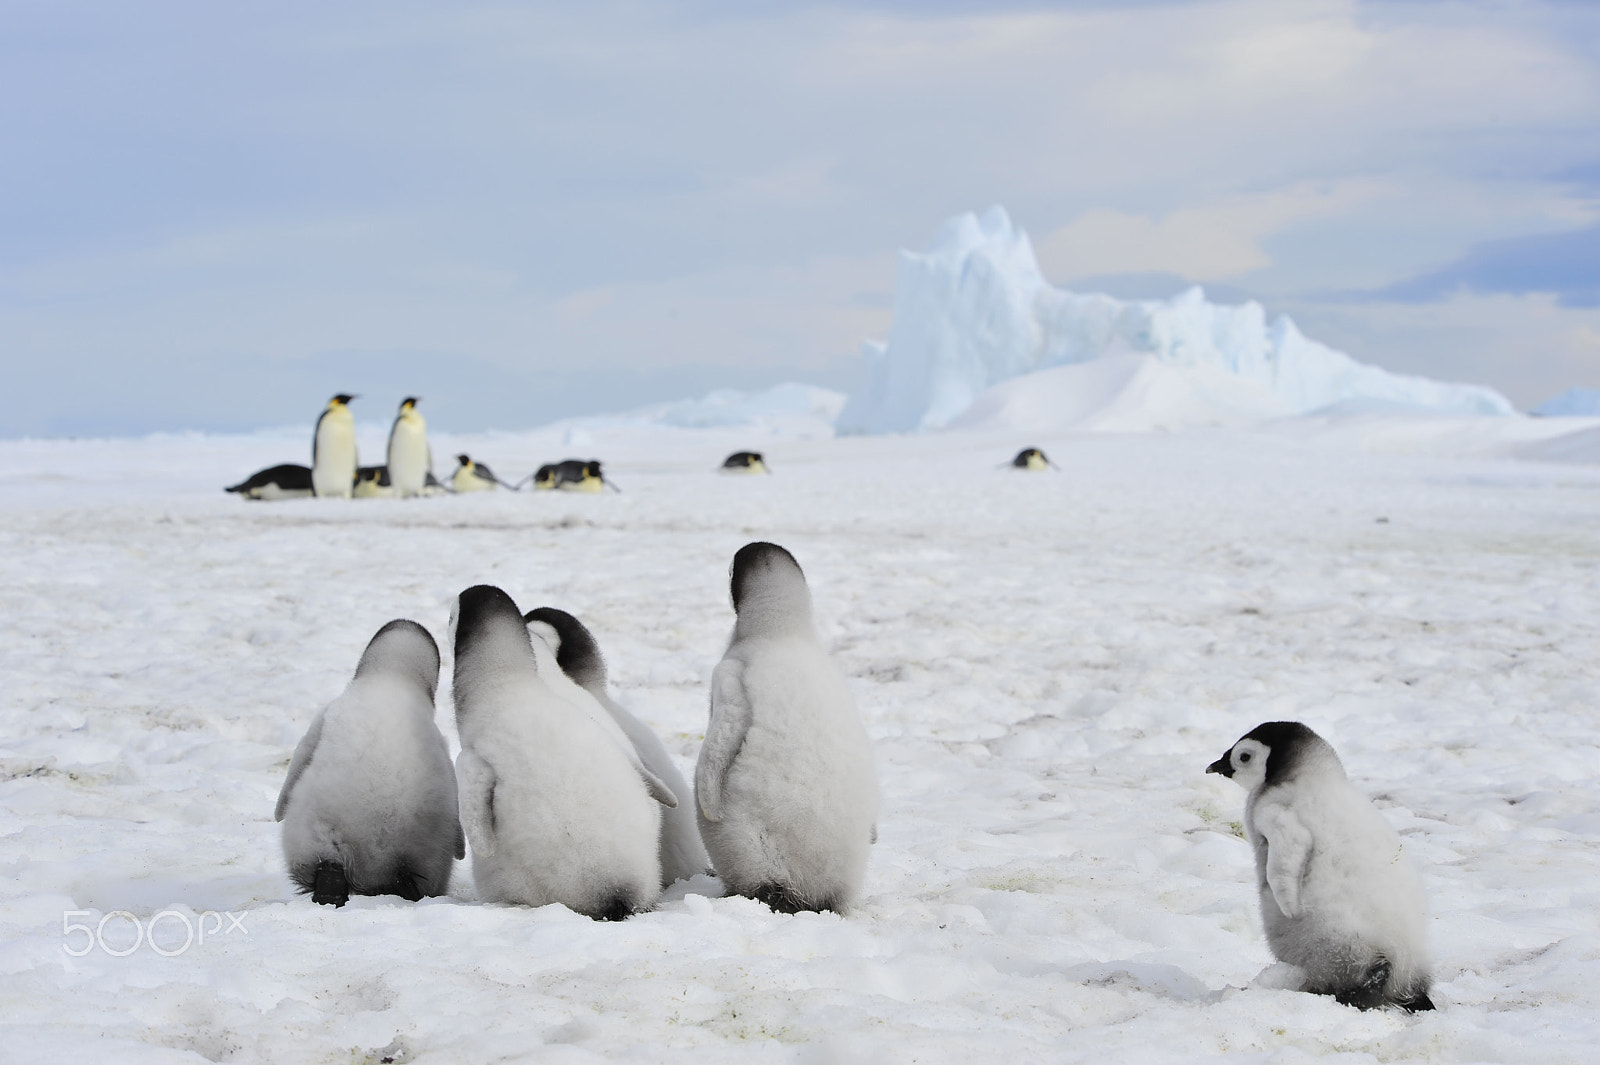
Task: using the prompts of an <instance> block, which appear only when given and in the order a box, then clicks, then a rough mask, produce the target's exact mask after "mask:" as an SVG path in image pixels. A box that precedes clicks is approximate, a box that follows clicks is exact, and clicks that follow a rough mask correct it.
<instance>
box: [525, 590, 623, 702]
mask: <svg viewBox="0 0 1600 1065" xmlns="http://www.w3.org/2000/svg"><path fill="white" fill-rule="evenodd" d="M522 620H523V622H524V623H525V624H529V625H531V624H533V623H534V622H535V621H542V622H544V623H545V624H546V625H549V626H550V627H551V628H552V629H555V630H556V635H557V636H559V637H560V638H561V646H560V647H559V648H557V649H556V664H557V665H558V666H560V667H561V672H563V673H565V674H566V675H567V676H569V677H571V678H572V679H573V680H575V681H577V683H578V686H579V687H581V688H586V689H588V690H590V691H593V690H594V689H595V688H596V687H600V688H604V687H605V683H606V661H605V658H604V657H603V656H602V655H601V654H600V645H599V644H598V643H596V642H595V638H594V634H593V633H591V632H590V631H589V630H588V628H586V627H585V626H584V624H583V622H581V621H579V620H578V619H577V618H575V617H573V616H572V615H571V614H569V613H567V612H566V611H565V610H557V609H556V608H555V607H553V606H541V607H538V608H537V609H534V610H530V611H528V612H527V613H526V614H524V615H522Z"/></svg>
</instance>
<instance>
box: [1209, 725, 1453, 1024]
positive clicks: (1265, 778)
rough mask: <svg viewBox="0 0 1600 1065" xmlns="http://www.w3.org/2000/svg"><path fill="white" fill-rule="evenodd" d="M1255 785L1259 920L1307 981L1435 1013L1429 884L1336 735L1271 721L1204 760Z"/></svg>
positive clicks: (1337, 993)
mask: <svg viewBox="0 0 1600 1065" xmlns="http://www.w3.org/2000/svg"><path fill="white" fill-rule="evenodd" d="M1206 772H1208V773H1220V774H1222V775H1223V776H1225V777H1230V778H1231V779H1232V780H1233V782H1234V783H1235V784H1238V785H1239V786H1240V787H1242V788H1244V789H1245V790H1246V791H1248V792H1249V797H1248V798H1246V799H1245V806H1244V824H1245V834H1246V836H1247V837H1248V838H1249V841H1250V845H1251V847H1252V848H1254V850H1255V857H1256V882H1257V888H1258V891H1259V894H1260V897H1261V923H1262V924H1263V926H1265V929H1266V934H1267V944H1268V945H1269V946H1270V947H1271V948H1272V954H1273V957H1275V958H1277V959H1278V960H1279V961H1281V962H1287V963H1289V964H1290V965H1293V966H1296V967H1297V968H1299V969H1301V970H1302V971H1304V972H1305V974H1306V976H1305V982H1304V984H1303V986H1302V987H1301V988H1300V990H1302V991H1309V992H1312V993H1313V994H1319V995H1332V996H1333V997H1334V998H1335V999H1337V1000H1338V1001H1339V1002H1342V1003H1344V1004H1345V1005H1347V1006H1356V1007H1358V1008H1360V1009H1364V1010H1365V1009H1373V1008H1376V1007H1387V1006H1393V1007H1398V1008H1400V1009H1403V1010H1407V1011H1415V1010H1431V1009H1433V1002H1432V1000H1431V999H1429V998H1428V989H1429V987H1430V985H1431V983H1432V978H1431V976H1430V974H1429V971H1428V958H1427V944H1426V934H1425V931H1424V927H1423V898H1422V885H1421V883H1420V882H1419V880H1418V878H1417V874H1416V871H1415V870H1414V869H1413V868H1412V866H1411V863H1410V862H1409V861H1408V860H1407V858H1406V856H1405V852H1404V849H1403V848H1402V847H1401V844H1400V837H1399V836H1398V835H1396V834H1395V831H1394V829H1393V828H1391V827H1390V826H1389V823H1388V822H1387V821H1385V820H1384V819H1383V815H1382V814H1380V813H1379V812H1378V811H1377V809H1376V808H1375V807H1374V806H1373V805H1372V803H1371V802H1370V801H1368V799H1367V797H1366V796H1364V795H1362V794H1361V793H1360V792H1358V791H1357V790H1356V789H1355V788H1354V787H1352V786H1351V784H1350V781H1349V780H1348V779H1347V778H1346V776H1345V772H1344V766H1343V765H1342V764H1341V763H1340V761H1339V756H1338V755H1337V754H1335V753H1334V750H1333V748H1332V747H1331V746H1329V744H1328V742H1327V741H1326V740H1324V739H1323V738H1322V737H1321V736H1318V735H1317V734H1316V733H1315V732H1313V731H1311V729H1309V728H1307V727H1306V726H1305V725H1303V724H1301V723H1300V722H1298V721H1269V722H1267V723H1265V724H1262V725H1258V726H1256V727H1255V728H1254V729H1252V730H1251V731H1249V732H1247V733H1245V734H1244V736H1242V737H1241V738H1240V739H1239V741H1238V742H1237V743H1235V744H1234V745H1233V746H1232V747H1231V748H1229V749H1228V752H1227V753H1226V754H1224V755H1223V756H1222V757H1221V758H1218V759H1217V760H1216V761H1215V762H1212V763H1211V765H1209V766H1208V767H1207V768H1206Z"/></svg>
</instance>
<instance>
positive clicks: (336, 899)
mask: <svg viewBox="0 0 1600 1065" xmlns="http://www.w3.org/2000/svg"><path fill="white" fill-rule="evenodd" d="M311 901H312V902H315V903H319V904H320V905H323V906H333V907H335V908H337V907H339V906H343V905H344V904H345V903H347V902H349V901H350V882H349V881H348V880H346V879H345V875H344V866H342V865H340V864H339V863H338V862H334V861H329V860H328V859H326V858H324V859H323V860H322V861H320V862H318V863H317V874H316V879H315V880H313V881H312V887H311Z"/></svg>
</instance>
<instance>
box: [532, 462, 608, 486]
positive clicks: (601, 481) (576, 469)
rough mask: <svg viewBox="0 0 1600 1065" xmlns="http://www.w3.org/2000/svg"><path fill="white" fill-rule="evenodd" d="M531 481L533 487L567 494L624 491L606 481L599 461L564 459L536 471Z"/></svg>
mask: <svg viewBox="0 0 1600 1065" xmlns="http://www.w3.org/2000/svg"><path fill="white" fill-rule="evenodd" d="M531 479H532V481H533V487H535V488H537V489H540V490H544V491H548V490H549V489H552V488H559V489H561V490H562V491H565V492H601V491H604V490H605V489H607V488H610V489H611V490H612V491H613V492H620V491H622V489H620V488H618V487H617V486H616V485H614V484H612V483H611V482H610V481H608V480H606V477H605V474H604V473H602V472H601V470H600V460H599V459H563V460H562V461H560V462H555V463H547V464H545V465H543V466H540V467H539V468H538V470H536V471H534V473H533V476H532V478H531Z"/></svg>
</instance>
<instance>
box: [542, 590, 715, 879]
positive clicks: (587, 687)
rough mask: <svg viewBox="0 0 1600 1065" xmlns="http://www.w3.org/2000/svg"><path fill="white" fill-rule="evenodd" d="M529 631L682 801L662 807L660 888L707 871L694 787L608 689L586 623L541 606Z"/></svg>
mask: <svg viewBox="0 0 1600 1065" xmlns="http://www.w3.org/2000/svg"><path fill="white" fill-rule="evenodd" d="M522 620H523V621H524V622H526V623H527V625H528V630H529V631H530V632H531V633H533V634H535V635H536V636H538V637H539V638H542V639H543V640H544V642H545V643H547V644H549V645H550V646H551V647H552V648H554V649H555V652H556V664H557V665H559V666H560V667H561V672H562V673H564V674H565V675H566V676H567V677H569V678H571V679H572V681H573V683H575V684H577V685H578V686H579V687H581V688H582V689H583V690H584V691H586V692H588V693H589V694H590V695H591V696H593V697H594V699H595V701H596V702H598V703H599V704H600V705H601V706H602V707H604V708H605V711H606V712H607V713H608V714H610V715H611V718H612V720H613V721H615V722H616V723H617V726H618V727H619V728H621V729H622V731H623V733H624V734H626V735H627V737H628V739H629V741H631V742H632V744H633V749H634V750H635V751H637V752H638V754H639V760H640V761H641V762H643V763H644V767H645V768H646V769H648V770H649V771H650V772H652V773H654V774H655V775H656V776H657V777H659V778H660V779H661V781H662V782H663V783H664V784H665V785H666V786H667V788H669V789H670V790H671V791H672V794H673V795H674V796H678V797H680V801H679V802H678V804H677V805H676V806H670V807H669V806H664V807H662V809H661V844H660V848H659V852H660V857H661V886H662V887H670V886H671V885H672V884H674V883H676V882H677V881H679V880H687V879H689V878H690V877H691V876H695V875H697V874H699V873H704V872H706V871H707V870H708V869H709V868H710V864H711V862H710V859H708V858H707V857H706V849H705V846H704V845H703V844H702V843H701V842H700V829H699V828H698V827H697V826H696V824H695V813H694V805H693V804H692V803H690V802H689V784H688V781H686V780H684V779H683V774H682V773H680V772H678V767H677V766H676V765H674V764H673V762H672V756H671V755H670V754H668V753H667V748H666V747H665V746H664V745H663V744H662V742H661V738H660V737H659V736H657V735H656V734H655V731H654V730H653V729H651V728H650V726H649V725H646V724H645V723H644V722H643V721H640V720H639V719H638V718H636V717H634V716H633V715H632V714H630V713H629V712H628V711H627V710H626V709H624V708H623V707H622V706H620V705H618V703H617V701H616V700H615V699H613V698H611V696H610V694H609V693H608V692H607V691H606V660H605V657H604V656H603V655H602V654H601V653H600V645H599V644H598V643H597V642H595V638H594V636H593V634H591V633H590V632H589V630H588V629H587V628H586V627H585V626H584V624H583V622H581V621H579V620H578V619H577V618H575V617H573V616H572V615H571V614H569V613H567V612H566V611H565V610H557V609H556V608H555V607H550V606H542V607H539V608H538V609H537V610H530V611H528V612H527V613H526V614H524V615H523V616H522Z"/></svg>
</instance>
